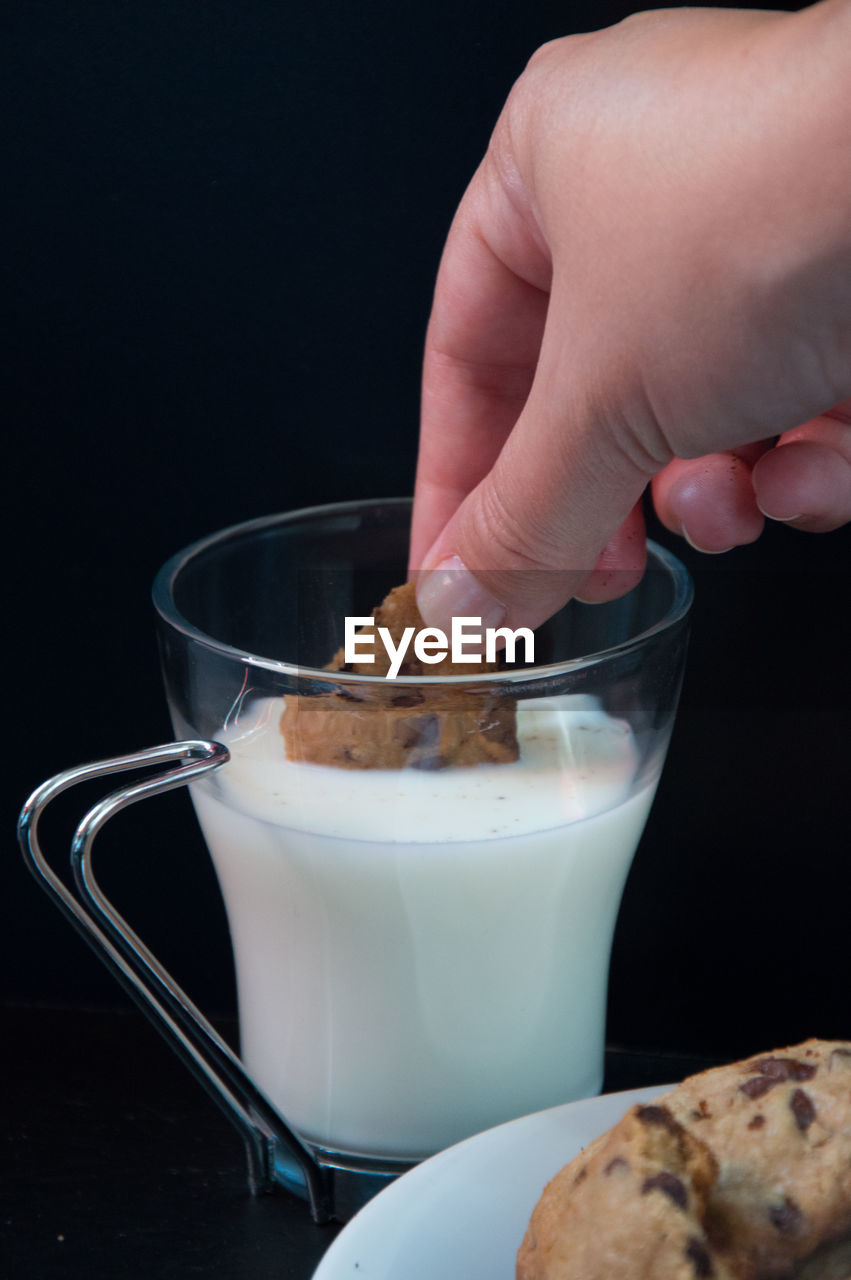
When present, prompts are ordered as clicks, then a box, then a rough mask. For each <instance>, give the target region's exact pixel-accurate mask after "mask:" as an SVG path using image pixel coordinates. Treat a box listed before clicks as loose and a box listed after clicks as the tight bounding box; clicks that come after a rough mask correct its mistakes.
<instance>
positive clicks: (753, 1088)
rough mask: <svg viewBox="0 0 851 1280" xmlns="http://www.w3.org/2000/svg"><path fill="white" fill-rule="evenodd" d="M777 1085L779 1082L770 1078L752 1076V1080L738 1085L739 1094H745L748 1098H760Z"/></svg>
mask: <svg viewBox="0 0 851 1280" xmlns="http://www.w3.org/2000/svg"><path fill="white" fill-rule="evenodd" d="M779 1083H780V1081H779V1080H772V1079H771V1077H770V1076H754V1078H753V1080H746V1081H745V1083H744V1084H740V1085H739V1092H740V1093H746V1094H747V1096H748V1097H749V1098H754V1099H756V1098H761V1097H762V1096H763V1094H766V1093H768V1091H769V1089H773V1088H774V1087H775V1085H778V1084H779Z"/></svg>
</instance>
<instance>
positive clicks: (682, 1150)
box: [517, 1105, 731, 1280]
mask: <svg viewBox="0 0 851 1280" xmlns="http://www.w3.org/2000/svg"><path fill="white" fill-rule="evenodd" d="M716 1174H717V1166H716V1163H715V1159H714V1157H713V1155H712V1153H711V1152H710V1151H709V1149H708V1147H706V1146H705V1144H704V1143H702V1142H701V1141H700V1140H699V1139H697V1138H695V1137H694V1136H693V1135H692V1134H691V1133H689V1131H688V1130H687V1129H686V1128H684V1126H682V1125H681V1124H679V1123H678V1122H677V1120H675V1118H674V1116H673V1115H672V1114H671V1112H670V1111H669V1110H668V1109H667V1108H666V1107H664V1106H658V1105H651V1106H638V1107H633V1108H632V1110H631V1111H629V1112H628V1113H627V1114H626V1116H625V1117H624V1119H623V1120H622V1121H621V1122H620V1124H619V1125H617V1126H616V1128H614V1129H612V1130H610V1131H609V1133H608V1134H605V1135H604V1136H603V1138H602V1139H598V1140H597V1141H596V1142H595V1143H592V1144H591V1146H590V1147H588V1148H587V1150H586V1151H584V1152H583V1153H582V1154H581V1155H579V1156H577V1157H576V1159H575V1160H572V1161H571V1163H570V1164H569V1165H567V1166H566V1168H564V1169H562V1171H561V1172H560V1173H558V1174H556V1176H555V1178H553V1180H552V1182H550V1183H549V1185H548V1186H547V1187H546V1189H545V1191H544V1194H543V1196H542V1197H541V1200H540V1201H539V1203H538V1206H537V1208H536V1209H535V1211H534V1213H533V1215H532V1219H531V1221H530V1223H529V1227H528V1229H527V1231H526V1236H525V1238H524V1240H523V1244H522V1245H521V1248H520V1252H519V1254H518V1259H517V1280H555V1278H556V1277H558V1280H639V1277H641V1278H642V1280H644V1277H646V1278H647V1280H651V1277H652V1278H654V1280H696V1278H697V1280H699V1278H700V1277H715V1280H731V1277H730V1275H729V1273H728V1272H727V1270H726V1268H725V1265H724V1262H723V1260H722V1259H720V1258H719V1257H718V1256H717V1255H716V1253H715V1250H714V1249H713V1246H712V1244H711V1242H710V1240H709V1239H708V1237H707V1235H706V1232H705V1229H704V1226H703V1218H704V1215H705V1211H706V1204H707V1200H708V1196H709V1191H710V1187H711V1185H712V1183H713V1181H714V1179H715V1177H716Z"/></svg>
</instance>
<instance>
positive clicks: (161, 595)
mask: <svg viewBox="0 0 851 1280" xmlns="http://www.w3.org/2000/svg"><path fill="white" fill-rule="evenodd" d="M412 502H413V500H412V499H411V498H372V499H366V500H361V501H354V502H332V503H326V504H324V505H321V506H314V507H301V508H299V509H298V510H295V511H284V512H279V513H277V514H274V515H269V516H258V517H255V518H254V519H252V520H244V521H241V522H240V523H238V524H233V525H229V526H228V527H227V528H226V529H219V530H218V531H217V532H216V533H211V534H208V535H207V536H206V537H204V538H199V539H198V540H197V541H195V542H192V543H190V544H189V545H188V546H186V547H184V548H183V549H182V550H181V551H178V552H176V553H175V554H174V555H173V556H171V557H170V558H169V559H168V560H167V561H166V562H165V564H164V565H163V566H162V568H161V569H160V570H159V572H158V573H157V575H156V577H155V578H154V584H153V591H152V594H153V603H154V608H155V609H156V611H157V613H158V614H159V615H160V617H161V618H162V620H163V621H164V622H165V623H167V624H168V625H169V626H170V627H171V628H172V629H173V630H174V631H177V632H179V633H180V634H181V635H183V636H185V637H186V638H187V639H189V640H192V641H193V642H195V643H196V644H201V645H203V646H205V647H206V648H207V649H211V650H213V651H214V652H215V653H218V654H220V655H221V656H222V657H225V658H230V659H232V660H233V661H235V662H240V663H242V664H243V665H244V666H250V667H256V668H259V669H262V670H264V671H271V672H275V673H277V674H279V675H287V676H296V677H299V678H301V679H305V678H307V679H312V680H321V681H323V682H324V683H327V684H335V685H338V684H341V683H344V684H346V685H348V684H354V685H358V684H362V685H375V684H386V679H385V677H384V676H377V675H376V676H373V675H357V674H353V673H351V672H348V671H346V672H341V671H329V670H327V668H323V667H307V666H301V665H299V664H298V663H294V662H283V661H281V660H280V659H278V658H266V657H263V656H262V655H260V654H255V653H249V652H248V651H247V650H245V649H238V648H236V647H235V646H233V645H229V644H225V643H224V642H223V641H221V640H217V639H216V638H215V636H211V635H209V634H208V633H207V632H205V631H201V630H200V628H198V627H196V626H194V625H193V623H191V622H190V621H189V620H188V619H187V618H185V617H184V616H183V614H182V613H180V611H179V610H178V608H177V606H176V604H175V601H174V592H173V587H174V584H175V582H176V581H177V578H178V577H179V575H180V573H181V572H182V570H183V569H184V568H185V567H186V566H187V565H188V564H189V563H190V561H192V560H193V559H195V558H196V557H197V556H199V555H201V554H203V553H205V552H207V551H210V550H212V549H213V548H215V547H216V546H217V545H218V544H220V543H225V542H229V541H230V540H232V539H233V538H237V537H239V538H243V537H249V536H251V535H252V534H256V533H262V532H264V531H266V530H267V529H271V528H273V527H275V526H278V525H286V524H296V523H305V522H306V521H308V520H317V519H327V518H328V517H329V516H345V515H358V514H360V513H361V512H363V511H365V510H370V509H375V508H378V507H405V506H407V507H410V506H411V505H412ZM647 550H648V553H649V554H650V555H652V556H653V557H655V559H656V560H657V561H658V562H659V564H660V567H661V568H664V569H666V570H667V571H668V574H669V576H670V578H671V581H672V584H673V598H672V600H671V603H670V605H669V607H668V609H667V610H666V611H665V613H664V614H663V615H662V616H661V617H660V618H659V619H658V620H657V621H656V622H654V623H653V625H652V626H650V627H647V628H645V630H644V631H641V632H639V633H638V634H637V635H634V636H630V638H629V639H628V640H623V641H621V642H620V643H619V644H616V645H610V646H609V647H608V648H605V649H597V650H595V651H594V652H593V653H588V654H583V655H582V657H579V658H568V659H565V660H564V661H563V662H553V663H548V664H546V665H541V666H532V667H523V668H519V669H516V670H506V671H493V672H488V673H487V674H480V675H469V676H468V675H463V676H402V675H400V676H397V677H396V678H395V680H394V681H393V683H394V685H417V684H433V685H436V684H453V685H471V684H488V685H490V684H512V683H521V682H523V681H528V680H541V679H543V678H550V677H552V676H557V675H561V674H563V673H566V672H570V671H577V670H580V669H582V668H585V667H592V666H596V665H599V664H600V663H603V662H605V661H608V660H610V659H611V658H613V657H619V656H622V655H624V654H627V653H629V652H630V651H631V650H633V649H638V648H641V646H642V645H643V644H644V643H645V642H646V641H647V640H648V639H650V637H651V636H655V635H659V634H660V633H661V632H663V631H667V630H669V629H670V628H671V627H673V626H675V625H676V624H677V623H678V622H680V621H681V620H682V619H683V618H684V617H685V615H686V614H687V613H688V610H689V608H690V607H691V603H692V599H693V596H694V586H693V583H692V580H691V575H690V574H689V572H688V570H687V569H686V567H685V565H684V564H683V563H682V562H681V561H680V560H678V559H677V557H676V556H675V555H674V554H673V553H672V552H670V551H668V550H667V549H666V548H665V547H662V546H660V545H659V544H658V543H657V542H654V541H652V539H650V538H648V540H647ZM594 607H595V606H594V605H589V606H588V608H594Z"/></svg>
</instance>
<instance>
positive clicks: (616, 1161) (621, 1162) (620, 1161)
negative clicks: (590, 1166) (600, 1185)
mask: <svg viewBox="0 0 851 1280" xmlns="http://www.w3.org/2000/svg"><path fill="white" fill-rule="evenodd" d="M621 1166H623V1168H624V1169H629V1161H628V1160H625V1159H624V1157H623V1156H614V1157H613V1158H612V1159H611V1160H610V1161H609V1163H608V1164H607V1165H606V1167H605V1169H604V1170H603V1173H604V1174H605V1175H606V1177H608V1176H609V1174H610V1173H611V1172H612V1170H613V1169H618V1168H620V1167H621Z"/></svg>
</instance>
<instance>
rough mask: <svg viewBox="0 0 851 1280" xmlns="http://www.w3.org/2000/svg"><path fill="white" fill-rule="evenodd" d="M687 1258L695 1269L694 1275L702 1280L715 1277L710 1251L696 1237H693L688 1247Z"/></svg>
mask: <svg viewBox="0 0 851 1280" xmlns="http://www.w3.org/2000/svg"><path fill="white" fill-rule="evenodd" d="M686 1257H687V1258H688V1260H689V1262H690V1263H691V1265H692V1267H693V1268H694V1274H695V1275H696V1276H699V1277H700V1280H708V1277H710V1276H714V1275H715V1268H714V1267H713V1265H712V1259H711V1258H710V1256H709V1250H708V1249H707V1247H706V1245H705V1244H704V1243H703V1242H702V1241H701V1240H698V1239H697V1237H696V1236H691V1238H690V1239H689V1242H688V1244H687V1245H686Z"/></svg>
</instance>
